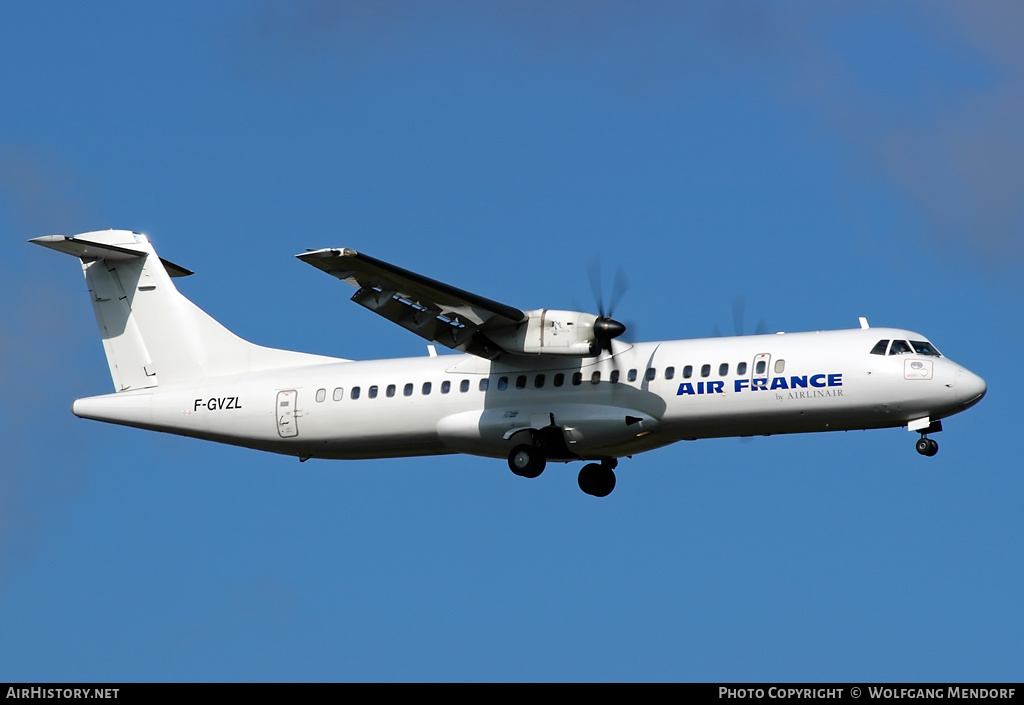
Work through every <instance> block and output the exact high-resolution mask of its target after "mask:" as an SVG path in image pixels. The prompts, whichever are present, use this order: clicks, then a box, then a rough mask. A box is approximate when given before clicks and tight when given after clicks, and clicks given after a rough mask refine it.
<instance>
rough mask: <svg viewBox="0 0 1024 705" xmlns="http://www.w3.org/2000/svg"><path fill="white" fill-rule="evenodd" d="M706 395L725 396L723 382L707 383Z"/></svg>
mask: <svg viewBox="0 0 1024 705" xmlns="http://www.w3.org/2000/svg"><path fill="white" fill-rule="evenodd" d="M708 394H725V382H708Z"/></svg>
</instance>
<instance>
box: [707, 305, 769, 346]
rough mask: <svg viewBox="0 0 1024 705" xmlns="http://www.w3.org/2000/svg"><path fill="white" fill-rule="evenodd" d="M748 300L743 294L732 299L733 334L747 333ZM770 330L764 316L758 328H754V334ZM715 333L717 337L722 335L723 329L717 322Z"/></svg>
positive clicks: (763, 333) (762, 333) (758, 323)
mask: <svg viewBox="0 0 1024 705" xmlns="http://www.w3.org/2000/svg"><path fill="white" fill-rule="evenodd" d="M746 308H747V302H746V299H744V298H743V297H742V296H737V297H736V298H734V299H733V300H732V326H733V331H734V333H733V335H746V333H745V332H744V330H743V328H744V326H743V318H744V314H745V313H746ZM767 332H768V324H767V323H765V322H764V319H763V318H762V319H761V320H760V321H758V322H757V328H755V329H754V335H765V334H766V333H767ZM714 335H715V337H716V338H721V337H722V331H721V330H720V329H719V328H718V324H717V323H716V324H715V327H714Z"/></svg>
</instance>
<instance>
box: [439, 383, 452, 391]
mask: <svg viewBox="0 0 1024 705" xmlns="http://www.w3.org/2000/svg"><path fill="white" fill-rule="evenodd" d="M450 391H452V383H451V382H449V381H448V380H445V381H444V382H441V394H447V393H448V392H450Z"/></svg>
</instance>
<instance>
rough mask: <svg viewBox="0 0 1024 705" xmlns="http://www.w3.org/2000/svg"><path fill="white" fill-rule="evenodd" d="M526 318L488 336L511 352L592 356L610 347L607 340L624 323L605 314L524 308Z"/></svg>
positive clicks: (621, 332) (613, 336)
mask: <svg viewBox="0 0 1024 705" xmlns="http://www.w3.org/2000/svg"><path fill="white" fill-rule="evenodd" d="M524 313H525V314H526V320H525V321H523V322H522V323H520V324H519V325H518V326H516V327H515V328H514V329H510V330H509V329H506V330H500V331H489V332H488V337H490V338H491V340H493V341H494V342H495V343H496V344H498V345H500V346H501V347H502V348H504V349H505V350H507V351H508V352H512V353H521V354H527V355H568V356H574V357H593V356H595V355H599V354H600V353H601V351H602V350H608V351H610V350H611V341H612V339H613V338H617V337H618V336H620V335H622V334H623V333H624V332H625V331H626V326H624V325H623V324H621V323H619V322H618V321H616V320H613V319H612V318H610V317H608V316H595V315H594V314H592V313H582V312H580V311H554V310H551V309H544V308H542V309H536V310H534V311H524Z"/></svg>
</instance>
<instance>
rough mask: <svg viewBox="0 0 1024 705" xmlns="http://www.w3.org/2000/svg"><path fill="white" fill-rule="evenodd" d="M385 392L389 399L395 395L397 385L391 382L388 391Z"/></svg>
mask: <svg viewBox="0 0 1024 705" xmlns="http://www.w3.org/2000/svg"><path fill="white" fill-rule="evenodd" d="M384 393H385V394H387V395H388V399H390V398H391V397H393V396H395V385H393V384H389V385H388V389H387V391H386V392H384Z"/></svg>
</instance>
